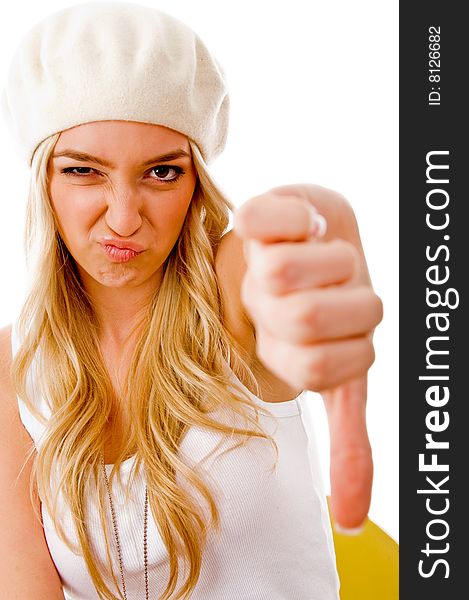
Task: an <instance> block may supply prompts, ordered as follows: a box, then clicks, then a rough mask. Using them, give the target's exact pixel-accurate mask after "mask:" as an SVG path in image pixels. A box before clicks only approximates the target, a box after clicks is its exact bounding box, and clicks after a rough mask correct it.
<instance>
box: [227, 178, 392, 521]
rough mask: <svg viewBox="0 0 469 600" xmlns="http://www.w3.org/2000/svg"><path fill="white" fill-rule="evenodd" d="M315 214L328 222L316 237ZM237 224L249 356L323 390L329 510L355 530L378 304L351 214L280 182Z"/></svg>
mask: <svg viewBox="0 0 469 600" xmlns="http://www.w3.org/2000/svg"><path fill="white" fill-rule="evenodd" d="M314 211H316V213H317V212H319V213H320V214H321V215H323V217H325V219H326V223H327V231H326V235H325V236H324V237H322V238H320V239H318V238H317V235H316V234H317V231H318V227H317V219H316V218H314V219H313V220H311V216H312V215H314ZM315 223H316V225H315ZM235 230H236V231H237V233H238V235H240V236H241V237H242V238H243V241H244V250H245V253H246V257H247V262H248V268H247V271H246V274H245V276H244V279H243V283H242V289H241V296H242V301H243V304H244V305H245V306H246V310H247V311H248V313H249V314H250V315H251V318H252V321H253V323H254V324H255V328H256V353H257V355H258V357H259V358H260V360H261V361H262V362H263V363H264V364H265V365H267V366H268V367H269V369H271V370H272V371H273V372H274V373H276V374H277V375H278V377H280V378H282V379H284V380H285V381H286V382H288V383H289V384H291V385H292V386H295V387H298V388H300V389H308V390H312V391H315V392H320V393H321V395H322V397H323V399H324V403H325V407H326V411H327V416H328V424H329V429H330V437H331V509H332V513H333V516H334V519H335V521H336V523H337V524H339V525H341V526H342V527H344V528H349V529H352V528H355V527H357V526H359V525H360V524H361V523H362V522H363V521H364V519H365V518H366V515H367V512H368V509H369V505H370V499H371V485H372V478H373V463H372V456H371V447H370V443H369V440H368V434H367V429H366V381H367V371H368V369H369V368H370V366H371V365H372V363H373V361H374V349H373V344H372V334H373V330H374V328H375V327H376V325H377V324H378V323H379V322H380V320H381V318H382V303H381V300H380V299H379V298H378V297H377V296H376V294H375V293H374V291H373V289H372V286H371V282H370V278H369V274H368V269H367V265H366V260H365V256H364V253H363V248H362V245H361V241H360V236H359V232H358V226H357V223H356V219H355V215H354V212H353V210H352V208H351V206H350V204H349V203H348V202H347V201H346V200H345V198H343V197H342V196H341V195H340V194H337V193H336V192H334V191H332V190H328V189H327V188H323V187H321V186H316V185H311V184H299V185H289V186H282V187H278V188H274V189H272V190H269V191H268V192H266V193H265V194H262V195H260V196H256V197H255V198H252V199H250V200H248V201H247V202H246V203H245V204H244V205H243V206H242V207H241V208H240V209H239V210H238V212H237V213H236V215H235Z"/></svg>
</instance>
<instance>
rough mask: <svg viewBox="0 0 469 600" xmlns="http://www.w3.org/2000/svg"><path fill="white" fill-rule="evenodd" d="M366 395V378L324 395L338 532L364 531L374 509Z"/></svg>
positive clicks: (332, 510)
mask: <svg viewBox="0 0 469 600" xmlns="http://www.w3.org/2000/svg"><path fill="white" fill-rule="evenodd" d="M366 391H367V379H366V375H365V376H362V377H360V378H358V379H355V380H353V381H351V382H348V383H346V384H344V385H342V386H340V387H338V388H335V389H333V390H328V391H326V392H323V393H322V396H323V400H324V405H325V408H326V412H327V419H328V424H329V431H330V443H331V450H330V478H331V512H332V517H333V520H334V525H335V527H336V529H337V530H338V531H341V530H342V529H345V530H354V529H357V528H360V527H361V526H362V525H363V524H364V522H365V520H366V518H367V514H368V510H369V508H370V502H371V489H372V483H373V459H372V453H371V446H370V442H369V439H368V432H367V429H366ZM344 533H352V531H344Z"/></svg>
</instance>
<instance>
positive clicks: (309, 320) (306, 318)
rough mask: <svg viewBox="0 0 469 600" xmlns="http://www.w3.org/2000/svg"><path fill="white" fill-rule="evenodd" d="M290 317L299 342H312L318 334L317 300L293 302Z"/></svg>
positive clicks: (318, 312) (319, 319)
mask: <svg viewBox="0 0 469 600" xmlns="http://www.w3.org/2000/svg"><path fill="white" fill-rule="evenodd" d="M290 319H291V323H292V325H293V329H294V330H295V331H296V332H297V335H298V337H299V341H300V342H301V341H310V342H312V341H314V339H316V338H317V337H318V336H319V335H320V330H321V327H320V323H321V307H320V305H319V302H318V301H317V300H314V299H311V300H309V302H308V303H307V304H304V303H296V304H293V305H292V308H291V316H290Z"/></svg>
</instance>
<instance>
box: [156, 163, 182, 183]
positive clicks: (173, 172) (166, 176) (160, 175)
mask: <svg viewBox="0 0 469 600" xmlns="http://www.w3.org/2000/svg"><path fill="white" fill-rule="evenodd" d="M150 173H155V175H156V176H157V177H151V179H156V180H157V181H162V182H171V183H173V182H174V181H177V180H178V179H180V178H181V177H182V176H183V175H184V170H183V169H182V168H181V167H178V166H176V165H174V166H171V165H158V166H157V167H153V168H152V169H150Z"/></svg>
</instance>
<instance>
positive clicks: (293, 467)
mask: <svg viewBox="0 0 469 600" xmlns="http://www.w3.org/2000/svg"><path fill="white" fill-rule="evenodd" d="M17 348H18V338H17V334H16V333H15V328H14V327H13V331H12V350H13V354H14V353H15V351H16V349H17ZM230 373H231V377H232V380H233V382H235V383H236V384H238V385H239V386H240V387H241V388H242V389H243V390H244V391H245V392H246V393H247V394H248V395H249V397H250V398H252V400H253V401H254V402H255V403H256V404H257V405H259V406H260V407H264V408H267V409H268V410H270V411H271V412H272V413H273V415H274V416H273V417H268V416H262V415H261V416H260V424H261V425H262V426H263V428H264V430H265V431H267V432H268V433H270V434H272V435H273V436H274V439H275V440H276V442H277V444H278V448H279V460H278V464H277V468H276V470H275V471H272V466H273V463H274V460H275V455H274V452H273V449H272V447H271V445H270V443H269V442H268V441H267V440H263V439H259V438H251V439H250V440H249V443H248V444H247V445H246V446H245V447H244V448H237V449H235V450H232V451H231V450H230V451H229V452H225V453H224V454H223V450H224V449H226V448H229V447H231V445H232V442H230V443H227V442H226V439H225V438H226V436H224V437H223V436H222V434H220V433H218V432H212V431H206V430H204V429H202V428H199V427H195V426H193V427H191V428H190V429H189V430H188V432H187V434H186V436H185V437H184V439H183V441H182V443H181V445H180V456H181V458H183V459H184V460H185V461H186V463H187V464H191V465H192V466H194V468H195V466H196V463H198V466H197V468H198V469H200V471H199V472H200V473H201V474H202V475H203V477H204V481H205V482H206V483H207V484H208V485H209V488H210V491H211V492H212V493H213V494H214V498H215V500H216V502H217V506H218V510H219V513H220V519H221V531H220V532H216V531H215V530H210V532H209V535H208V540H207V547H206V550H205V553H204V555H203V562H202V568H201V573H200V578H199V580H198V582H197V585H196V588H195V590H194V592H193V593H192V595H191V600H231V599H233V600H339V579H338V575H337V570H336V565H335V553H334V546H333V540H332V532H331V525H330V521H329V516H328V510H327V503H326V498H325V494H324V490H323V484H322V481H321V474H320V469H319V462H318V457H317V448H316V442H315V439H314V430H313V428H312V423H311V422H308V414H307V410H306V409H305V408H304V406H303V405H304V402H305V400H306V401H308V400H307V399H306V398H305V393H304V392H303V393H301V394H299V396H297V397H296V398H294V399H293V400H288V401H286V402H278V403H274V402H265V401H263V400H261V399H260V398H258V397H257V396H255V395H254V394H252V393H251V392H250V391H249V390H248V389H247V388H246V387H245V386H244V385H243V384H242V383H241V382H240V380H239V379H238V378H237V377H236V376H235V374H234V373H233V371H231V370H230ZM31 383H32V384H33V385H32V386H31ZM30 389H34V382H30ZM231 389H233V391H235V392H236V390H235V389H234V388H231ZM34 401H35V402H36V403H37V405H38V407H39V408H40V410H41V411H42V413H43V414H44V415H45V416H46V417H47V416H48V415H50V411H49V409H48V407H47V405H46V403H45V402H44V401H43V399H41V398H40V397H38V395H37V397H35V398H34ZM18 407H19V413H20V417H21V421H22V422H23V424H24V426H25V428H26V430H27V431H28V432H29V434H30V436H31V438H32V439H33V441H34V443H35V445H36V447H38V444H40V438H41V436H42V434H43V432H44V426H43V425H42V424H41V423H40V422H39V421H38V420H37V419H36V418H35V417H34V416H33V415H32V414H31V412H30V411H29V410H28V409H27V407H26V405H25V404H24V402H23V401H22V400H21V399H19V398H18ZM231 413H232V411H230V414H231ZM214 416H215V415H214ZM220 416H221V419H220ZM216 418H218V419H219V420H224V422H228V421H226V420H225V419H226V416H225V417H223V416H222V415H218V414H217V415H216ZM236 418H238V419H239V417H236ZM229 423H230V424H238V425H241V422H237V421H233V420H231V421H229ZM211 452H212V453H211ZM133 462H134V457H131V458H129V459H128V460H126V461H125V462H124V463H123V464H122V466H121V474H122V481H123V482H124V483H125V480H126V478H127V477H128V476H129V473H130V470H131V467H132V464H133ZM111 467H112V465H107V466H106V469H107V470H108V473H109V472H110V470H111ZM178 483H180V485H185V480H184V481H183V480H182V479H178ZM186 489H190V491H191V492H192V493H193V494H194V495H195V496H196V497H198V496H197V493H196V492H194V491H193V490H192V488H191V487H186ZM112 494H113V500H114V508H115V513H116V518H117V522H118V529H119V537H120V541H121V546H122V559H123V565H124V569H125V583H126V590H127V598H128V599H129V600H141V599H143V598H145V585H144V565H143V512H144V494H145V482H144V479H143V477H142V475H141V473H139V474H138V478H137V479H136V480H135V485H134V486H133V488H132V492H131V497H130V500H129V499H128V500H125V499H124V491H123V489H122V487H121V485H120V483H119V480H118V478H115V479H114V480H113V486H112ZM88 502H89V504H88V510H89V512H88V514H89V515H90V519H89V523H88V531H89V533H90V537H91V543H92V547H93V550H94V552H95V555H96V556H97V557H98V560H102V561H105V550H104V542H103V539H102V538H103V535H102V528H101V525H100V522H99V517H98V509H97V506H96V505H95V504H94V499H93V495H92V494H90V498H89V501H88ZM202 506H206V503H205V502H204V503H202ZM109 513H110V510H109V511H108V512H107V518H108V519H107V526H108V531H109V532H110V544H111V550H112V551H115V543H113V542H114V536H113V528H112V521H111V517H110V514H109ZM60 514H61V515H63V521H62V522H63V524H64V526H65V528H66V532H67V534H68V535H70V534H71V532H73V531H74V529H73V526H72V519H71V515H70V512H69V510H68V508H67V506H66V505H65V503H64V502H62V504H61V513H60ZM205 514H207V513H205ZM42 517H43V522H44V534H45V538H46V541H47V544H48V547H49V551H50V554H51V557H52V559H53V561H54V563H55V566H56V568H57V571H58V573H59V575H60V578H61V580H62V585H63V590H64V593H65V598H66V599H67V600H94V599H98V595H97V593H96V591H95V588H94V586H93V584H92V581H91V578H90V576H89V574H88V571H87V569H86V565H85V562H84V560H83V558H82V557H81V556H80V553H79V550H78V541H77V539H76V538H74V537H72V540H73V541H74V543H75V546H76V552H72V551H71V550H70V549H69V548H68V547H67V546H66V545H65V544H64V543H63V542H62V541H61V540H60V538H59V537H58V536H57V533H56V531H55V528H54V526H53V524H52V521H51V518H50V516H49V514H48V512H47V510H46V509H45V507H44V505H42ZM115 557H116V558H115V562H114V565H113V566H114V569H115V573H116V575H117V580H118V581H119V583H120V576H119V564H118V561H117V553H115ZM179 565H180V575H179V579H178V588H177V589H179V587H180V586H181V585H182V583H183V582H184V581H185V579H186V576H187V573H186V572H185V569H184V563H183V561H182V559H181V560H180V563H179ZM148 573H149V593H150V598H154V599H157V598H159V596H160V595H161V593H162V592H163V590H164V588H165V586H166V582H167V581H168V576H169V557H168V554H167V551H166V548H165V546H164V544H163V541H162V538H161V536H160V534H159V532H158V529H157V527H156V524H155V522H154V520H153V517H152V513H151V511H150V510H149V512H148ZM106 582H107V583H108V585H109V586H110V589H111V590H113V592H114V593H115V594H116V596H118V597H119V594H118V593H117V590H116V589H115V586H114V584H113V583H111V582H110V581H109V580H107V579H106Z"/></svg>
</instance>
